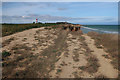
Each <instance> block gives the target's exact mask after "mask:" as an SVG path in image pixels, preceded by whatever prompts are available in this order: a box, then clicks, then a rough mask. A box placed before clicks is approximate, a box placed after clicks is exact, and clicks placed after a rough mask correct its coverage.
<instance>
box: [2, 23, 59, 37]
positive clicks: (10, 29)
mask: <svg viewBox="0 0 120 80" xmlns="http://www.w3.org/2000/svg"><path fill="white" fill-rule="evenodd" d="M58 24H59V23H45V24H43V23H37V24H34V23H33V24H2V36H8V35H11V34H13V33H16V32H20V31H23V30H28V29H32V28H39V27H42V26H46V27H47V26H53V27H55V26H54V25H58Z"/></svg>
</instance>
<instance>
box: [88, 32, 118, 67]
mask: <svg viewBox="0 0 120 80" xmlns="http://www.w3.org/2000/svg"><path fill="white" fill-rule="evenodd" d="M88 36H90V37H91V38H92V39H94V40H95V45H96V46H97V47H98V48H103V49H104V50H105V51H106V52H107V53H109V55H106V56H105V55H103V56H105V57H107V58H109V57H110V58H111V59H112V61H111V63H112V64H113V66H114V68H116V69H118V35H117V34H98V33H96V32H89V33H88Z"/></svg>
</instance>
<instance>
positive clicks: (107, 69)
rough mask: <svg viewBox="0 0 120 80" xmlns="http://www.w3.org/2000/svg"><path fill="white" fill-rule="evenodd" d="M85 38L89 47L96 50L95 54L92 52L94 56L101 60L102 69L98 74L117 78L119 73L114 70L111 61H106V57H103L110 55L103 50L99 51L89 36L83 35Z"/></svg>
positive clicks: (100, 68)
mask: <svg viewBox="0 0 120 80" xmlns="http://www.w3.org/2000/svg"><path fill="white" fill-rule="evenodd" d="M83 36H84V37H85V41H86V43H87V44H88V47H89V48H90V49H91V50H94V52H92V54H94V55H95V56H96V57H97V59H98V60H99V63H100V67H99V70H98V72H97V73H102V74H103V75H104V76H106V77H107V78H117V76H118V71H117V70H116V69H114V68H113V66H112V65H111V63H110V59H106V58H105V57H103V56H102V55H104V54H108V53H106V52H105V51H104V50H103V49H98V48H97V47H96V46H95V42H94V40H93V39H91V38H90V37H89V36H87V35H83Z"/></svg>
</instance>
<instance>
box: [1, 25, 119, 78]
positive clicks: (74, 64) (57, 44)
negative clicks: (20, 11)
mask: <svg viewBox="0 0 120 80" xmlns="http://www.w3.org/2000/svg"><path fill="white" fill-rule="evenodd" d="M83 38H84V39H85V40H84V39H83ZM2 41H3V42H2V43H4V44H3V45H4V46H3V47H2V51H8V52H11V53H12V54H11V55H10V56H8V60H5V61H3V63H4V62H8V63H9V60H10V61H11V60H13V62H14V59H16V58H17V57H18V56H19V55H23V54H24V53H23V54H15V53H14V51H16V50H13V47H17V46H18V45H22V47H24V46H27V48H26V50H27V51H28V54H29V53H32V55H35V56H37V57H36V58H33V60H32V61H30V63H31V64H29V65H25V66H24V67H14V69H13V71H16V70H19V71H24V70H25V69H28V68H29V67H30V66H31V65H32V64H34V63H35V62H38V63H39V62H40V63H41V61H40V60H42V59H43V60H51V61H50V62H52V63H50V64H51V65H52V66H54V67H53V69H52V68H51V67H49V65H50V64H48V63H44V62H43V63H42V64H46V65H47V66H48V67H47V66H46V67H44V69H45V70H46V69H47V71H48V72H47V71H46V72H45V71H44V73H43V76H47V77H50V78H96V77H105V78H117V77H118V70H117V69H114V68H113V65H112V64H111V63H110V61H111V60H110V59H107V58H105V57H103V56H102V55H104V54H108V53H107V52H105V51H104V49H102V48H101V49H98V48H97V47H96V45H95V41H94V40H93V39H92V38H91V37H90V36H88V35H87V34H83V35H82V34H80V33H79V32H70V31H62V30H60V29H58V30H57V29H51V30H46V29H44V27H42V28H35V29H30V30H25V31H23V32H18V33H15V34H13V35H10V36H5V37H3V38H2ZM62 44H64V45H62ZM86 44H87V45H86ZM52 46H53V48H54V49H53V48H52ZM84 46H86V47H84ZM29 48H30V49H29ZM49 49H51V50H49ZM88 49H89V50H88ZM18 50H23V51H24V50H25V49H22V48H20V49H18ZM45 50H48V51H45ZM90 50H91V51H90ZM88 51H89V52H90V53H88ZM53 53H56V54H58V53H59V55H55V57H54V58H52V56H51V55H52V54H53ZM87 55H89V56H94V57H95V58H96V59H97V60H98V61H97V63H98V64H99V65H100V66H98V67H97V68H96V69H97V71H96V72H91V73H90V72H89V71H87V69H86V70H82V69H79V68H80V67H82V66H87V65H88V63H89V62H88V60H87V59H88V57H89V56H87ZM16 56H17V57H16ZM28 57H29V55H28ZM28 57H27V58H26V59H23V60H21V62H22V61H23V62H25V61H26V60H27V59H28ZM56 59H57V61H54V60H56ZM32 62H33V63H32ZM46 62H47V61H46ZM16 64H20V63H19V62H18V63H16ZM24 64H25V63H24ZM42 64H41V65H42ZM41 65H39V64H37V65H33V66H34V67H33V68H36V69H37V70H35V69H31V68H30V70H31V71H32V70H34V71H33V72H34V73H36V72H35V71H37V73H36V75H37V78H41V74H42V72H41V71H40V70H41V69H39V66H41ZM92 67H94V65H93V66H92ZM5 69H6V70H9V66H8V67H7V66H5V67H3V72H4V74H3V77H13V78H14V77H16V75H14V74H15V73H14V72H11V71H9V72H10V73H11V74H7V73H6V72H5V71H4V70H5ZM93 69H94V68H93ZM88 70H89V68H88ZM40 72H41V73H40ZM34 73H33V74H34ZM21 74H22V73H21ZM26 74H29V73H26ZM17 76H18V75H17ZM32 76H33V75H32ZM32 76H27V77H32ZM43 76H42V77H43ZM20 77H21V76H20ZM22 77H24V76H22ZM25 77H26V76H25Z"/></svg>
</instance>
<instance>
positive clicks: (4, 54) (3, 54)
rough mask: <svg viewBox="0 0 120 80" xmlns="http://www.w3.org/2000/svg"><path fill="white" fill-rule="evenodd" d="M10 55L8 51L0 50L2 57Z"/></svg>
mask: <svg viewBox="0 0 120 80" xmlns="http://www.w3.org/2000/svg"><path fill="white" fill-rule="evenodd" d="M10 55H11V54H10V53H9V52H6V51H4V52H2V57H7V56H10Z"/></svg>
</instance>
